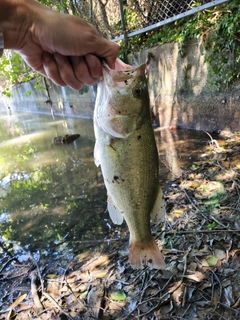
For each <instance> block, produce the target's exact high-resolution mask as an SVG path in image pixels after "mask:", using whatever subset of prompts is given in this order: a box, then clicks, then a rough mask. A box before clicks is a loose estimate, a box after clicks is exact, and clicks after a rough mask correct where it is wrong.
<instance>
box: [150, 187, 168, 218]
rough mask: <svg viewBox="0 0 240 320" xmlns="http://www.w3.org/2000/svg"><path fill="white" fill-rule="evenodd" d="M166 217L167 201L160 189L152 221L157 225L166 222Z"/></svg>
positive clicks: (152, 213)
mask: <svg viewBox="0 0 240 320" xmlns="http://www.w3.org/2000/svg"><path fill="white" fill-rule="evenodd" d="M165 215H166V208H165V201H164V198H163V192H162V188H160V187H159V189H158V195H157V199H156V201H155V203H154V206H153V209H152V211H151V219H152V221H153V222H154V223H155V224H157V223H159V222H161V221H163V220H164V218H165Z"/></svg>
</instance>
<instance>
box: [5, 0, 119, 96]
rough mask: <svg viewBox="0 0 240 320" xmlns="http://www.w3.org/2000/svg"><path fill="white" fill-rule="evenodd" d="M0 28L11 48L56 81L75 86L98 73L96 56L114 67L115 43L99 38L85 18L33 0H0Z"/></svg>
mask: <svg viewBox="0 0 240 320" xmlns="http://www.w3.org/2000/svg"><path fill="white" fill-rule="evenodd" d="M0 28H2V29H3V34H4V43H5V45H4V46H5V48H6V49H13V50H15V51H17V52H18V53H20V54H21V56H22V57H23V59H24V60H25V61H26V62H27V63H28V65H29V66H30V67H32V68H33V69H34V70H36V71H38V72H40V73H42V74H43V75H45V76H47V77H49V78H51V79H52V80H53V81H54V82H55V83H56V84H57V85H60V86H66V85H68V86H70V87H71V88H73V89H76V90H79V89H81V88H82V87H83V85H84V84H88V85H92V84H94V83H96V82H97V79H98V78H99V77H100V76H101V75H102V65H101V61H100V60H99V58H104V59H105V60H106V62H107V63H108V65H109V66H110V67H111V68H114V64H115V60H116V58H117V55H118V52H119V47H118V45H116V44H115V43H112V42H110V41H108V40H106V39H104V38H102V37H101V36H100V35H99V34H98V32H97V30H96V29H95V28H94V26H92V25H91V24H89V23H87V22H86V21H85V20H83V19H80V18H77V17H74V16H71V15H67V14H62V13H58V12H54V11H52V10H51V9H50V8H48V7H46V6H44V5H41V4H40V3H38V2H36V1H34V0H0Z"/></svg>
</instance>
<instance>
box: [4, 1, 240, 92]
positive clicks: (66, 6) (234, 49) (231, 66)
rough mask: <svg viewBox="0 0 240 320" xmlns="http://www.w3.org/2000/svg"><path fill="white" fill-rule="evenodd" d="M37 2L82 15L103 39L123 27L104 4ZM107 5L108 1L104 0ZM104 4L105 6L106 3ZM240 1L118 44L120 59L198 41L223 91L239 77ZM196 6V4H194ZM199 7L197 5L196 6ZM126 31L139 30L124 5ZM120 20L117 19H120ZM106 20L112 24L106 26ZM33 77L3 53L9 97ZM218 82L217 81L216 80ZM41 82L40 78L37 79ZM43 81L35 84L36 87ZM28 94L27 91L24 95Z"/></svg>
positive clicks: (15, 58) (17, 60) (181, 49)
mask: <svg viewBox="0 0 240 320" xmlns="http://www.w3.org/2000/svg"><path fill="white" fill-rule="evenodd" d="M39 2H41V3H43V4H45V5H48V6H50V7H52V8H53V9H54V10H58V11H61V12H64V13H70V14H74V15H77V16H81V17H83V18H84V19H86V20H88V21H89V22H91V23H93V24H94V25H95V26H96V27H97V28H98V30H99V32H100V33H102V34H103V36H105V37H108V38H114V37H117V36H118V35H120V34H122V25H121V22H120V21H117V20H116V15H114V18H113V17H112V16H111V19H110V18H109V19H108V17H107V16H106V15H107V14H109V15H112V12H111V11H110V12H109V11H108V10H109V9H107V7H106V5H105V6H101V3H102V2H101V1H100V0H98V2H97V4H98V7H97V6H96V4H95V3H94V6H96V7H94V8H93V3H92V1H91V0H90V1H86V2H84V4H83V5H82V6H81V7H80V6H79V5H78V4H76V3H75V2H73V1H71V0H68V1H67V0H61V1H57V0H51V1H50V0H39ZM107 2H108V1H107ZM107 2H106V4H107ZM239 4H240V1H239V0H232V1H229V2H227V3H226V4H223V5H221V6H216V7H214V8H212V9H207V10H204V11H202V12H199V13H196V14H194V15H192V16H190V17H188V18H184V19H181V20H178V21H176V22H174V23H171V24H168V25H165V26H163V27H161V28H159V29H156V30H153V31H150V32H146V33H143V34H140V35H137V36H134V37H131V38H129V39H128V44H127V46H126V45H125V43H124V42H123V41H120V42H119V43H120V45H121V52H120V57H123V56H125V55H126V54H128V53H130V52H134V51H139V50H141V49H145V48H151V47H153V46H156V45H159V44H164V43H168V42H178V43H179V53H180V54H181V55H183V54H184V44H185V42H186V41H187V40H189V39H192V38H197V39H201V41H202V43H203V46H204V49H205V56H206V62H207V63H208V64H209V65H210V72H211V75H212V76H217V77H215V78H214V85H215V87H216V88H217V89H223V88H226V87H227V86H228V85H229V84H230V83H231V82H233V81H234V80H236V79H238V78H239V76H240V71H239V70H240V68H239V66H240V45H239V44H240V26H239V24H240V22H239V21H240V6H239ZM195 5H198V3H197V4H195ZM199 5H200V3H199ZM124 12H125V20H126V28H127V31H128V32H131V31H133V30H136V29H138V28H139V27H141V26H139V17H138V16H137V15H136V13H135V11H134V10H133V8H132V7H131V4H130V5H128V6H127V5H125V6H124ZM119 19H120V18H119ZM109 21H111V23H110V24H109ZM35 77H41V76H40V75H39V74H37V73H36V72H33V71H32V69H30V68H29V67H28V66H27V65H26V63H25V62H24V61H23V60H22V59H21V57H20V56H19V55H18V54H16V53H11V54H10V53H6V54H5V55H4V56H3V58H2V59H1V61H0V79H2V80H4V81H2V83H4V91H3V92H2V93H3V94H5V95H6V96H10V95H11V94H10V89H9V88H10V87H11V85H13V84H16V83H22V82H26V81H29V80H31V79H32V78H35ZM216 79H217V80H216ZM39 80H40V79H39ZM40 83H42V81H37V85H36V88H41V86H40V85H39V84H40ZM29 94H31V92H27V95H29Z"/></svg>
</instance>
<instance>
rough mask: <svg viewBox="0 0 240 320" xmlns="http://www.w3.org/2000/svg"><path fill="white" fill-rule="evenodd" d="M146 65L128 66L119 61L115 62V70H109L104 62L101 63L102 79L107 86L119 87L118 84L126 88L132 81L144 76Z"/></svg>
mask: <svg viewBox="0 0 240 320" xmlns="http://www.w3.org/2000/svg"><path fill="white" fill-rule="evenodd" d="M145 69H146V64H145V63H143V64H141V65H139V66H135V67H134V66H130V65H128V64H125V63H123V62H122V61H121V60H120V59H117V60H116V63H115V69H111V68H110V67H109V66H108V65H107V64H106V63H105V62H104V63H103V79H105V80H106V83H107V84H108V85H109V86H115V85H117V86H119V84H120V83H123V85H124V86H125V87H126V86H128V85H131V84H132V83H133V81H134V80H135V79H136V78H137V77H139V76H141V75H143V76H145Z"/></svg>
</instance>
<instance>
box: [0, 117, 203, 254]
mask: <svg viewBox="0 0 240 320" xmlns="http://www.w3.org/2000/svg"><path fill="white" fill-rule="evenodd" d="M73 133H79V134H80V135H81V137H80V138H79V139H77V140H76V141H74V142H73V144H71V145H67V146H65V145H63V146H53V145H52V138H54V137H56V136H61V135H62V136H64V135H66V134H73ZM196 134H198V135H200V136H199V137H200V139H199V137H198V136H196ZM207 139H208V138H207V137H206V135H205V134H203V133H196V132H195V133H194V132H187V131H178V132H177V131H174V132H171V131H169V130H156V140H157V144H158V149H159V157H160V160H161V162H160V164H161V168H160V172H161V181H163V184H165V183H166V180H167V179H168V180H169V179H170V180H171V179H174V178H175V177H177V176H179V175H181V166H182V165H183V164H184V163H186V162H187V161H189V158H191V159H192V157H193V156H194V154H195V155H196V154H197V153H198V152H199V148H200V147H201V146H202V143H203V140H204V141H205V142H206V140H207ZM197 141H198V142H197ZM93 148H94V133H93V125H92V121H91V120H88V119H79V118H67V119H64V118H60V117H55V121H53V119H52V117H51V116H46V115H38V114H18V115H7V116H6V115H4V114H2V116H1V118H0V166H1V167H0V233H1V235H2V237H3V238H4V239H5V240H11V241H12V240H15V241H20V242H21V246H22V247H25V249H26V250H27V251H29V252H33V253H34V254H37V252H39V250H40V251H41V255H45V256H49V255H50V254H52V253H53V252H55V253H57V252H59V251H68V252H69V251H71V250H72V249H74V250H76V251H78V252H79V251H81V250H84V249H86V244H84V245H82V246H81V245H80V244H79V243H78V242H76V243H75V242H71V241H75V240H87V239H88V240H91V239H104V238H106V237H114V236H116V235H117V234H118V232H119V231H118V229H117V228H115V227H113V226H112V223H111V221H110V219H109V216H108V213H107V212H106V191H105V187H104V184H103V180H102V176H101V172H100V170H99V169H98V168H96V167H95V165H94V162H93ZM120 228H121V230H126V227H124V226H123V227H120ZM66 240H67V241H68V244H65V243H64V241H66ZM59 243H62V244H61V246H59V245H58V244H59ZM70 243H71V245H70Z"/></svg>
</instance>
